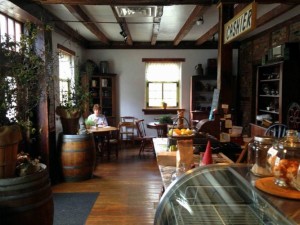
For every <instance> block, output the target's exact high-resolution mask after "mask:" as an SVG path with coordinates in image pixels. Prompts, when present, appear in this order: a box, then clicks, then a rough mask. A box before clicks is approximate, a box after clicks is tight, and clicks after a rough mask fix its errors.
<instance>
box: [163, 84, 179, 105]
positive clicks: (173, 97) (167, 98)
mask: <svg viewBox="0 0 300 225" xmlns="http://www.w3.org/2000/svg"><path fill="white" fill-rule="evenodd" d="M163 87H164V88H163V101H164V102H166V103H167V104H168V106H174V107H175V106H177V83H164V86H163Z"/></svg>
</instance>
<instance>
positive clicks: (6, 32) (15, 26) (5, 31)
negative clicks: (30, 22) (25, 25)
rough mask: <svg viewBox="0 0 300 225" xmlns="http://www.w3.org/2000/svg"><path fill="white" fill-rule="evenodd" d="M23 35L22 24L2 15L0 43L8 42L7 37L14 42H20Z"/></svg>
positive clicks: (0, 19)
mask: <svg viewBox="0 0 300 225" xmlns="http://www.w3.org/2000/svg"><path fill="white" fill-rule="evenodd" d="M21 34H22V24H21V23H19V22H18V21H16V20H13V19H11V18H9V17H7V16H5V15H4V14H0V37H1V39H0V42H4V41H6V38H7V37H9V38H10V39H11V40H13V41H16V42H19V41H20V38H21Z"/></svg>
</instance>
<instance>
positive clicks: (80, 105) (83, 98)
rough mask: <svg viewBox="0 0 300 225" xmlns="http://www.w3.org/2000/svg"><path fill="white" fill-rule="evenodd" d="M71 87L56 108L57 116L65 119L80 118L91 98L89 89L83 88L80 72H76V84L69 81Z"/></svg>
mask: <svg viewBox="0 0 300 225" xmlns="http://www.w3.org/2000/svg"><path fill="white" fill-rule="evenodd" d="M68 83H69V84H71V87H70V89H69V90H68V91H66V92H65V93H64V94H63V95H62V96H61V97H62V99H61V102H60V105H59V106H58V107H57V108H56V113H57V115H59V116H61V117H64V118H76V117H80V115H81V113H82V111H83V110H84V107H85V105H86V104H87V103H88V102H89V99H90V97H91V95H90V92H89V91H86V90H88V88H87V87H84V86H82V84H81V82H80V75H79V70H76V71H75V79H74V82H73V81H72V80H68Z"/></svg>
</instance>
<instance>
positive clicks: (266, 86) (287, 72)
mask: <svg viewBox="0 0 300 225" xmlns="http://www.w3.org/2000/svg"><path fill="white" fill-rule="evenodd" d="M298 64H299V63H295V62H291V61H279V62H273V63H269V64H266V65H262V66H259V67H258V68H257V77H256V78H257V79H256V118H255V121H256V122H255V123H256V124H258V125H262V120H263V119H267V120H269V121H270V122H271V123H276V122H278V123H284V124H286V122H287V112H288V108H289V106H290V105H291V104H292V103H293V102H298V101H299V96H300V89H299V82H300V76H299V71H300V69H299V65H298Z"/></svg>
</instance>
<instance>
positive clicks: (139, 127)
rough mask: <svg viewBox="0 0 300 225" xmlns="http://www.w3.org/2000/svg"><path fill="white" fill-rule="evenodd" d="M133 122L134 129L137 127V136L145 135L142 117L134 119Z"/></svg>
mask: <svg viewBox="0 0 300 225" xmlns="http://www.w3.org/2000/svg"><path fill="white" fill-rule="evenodd" d="M135 124H136V129H137V133H138V135H139V137H141V138H143V137H145V136H146V130H145V126H144V119H141V120H136V121H135Z"/></svg>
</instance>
